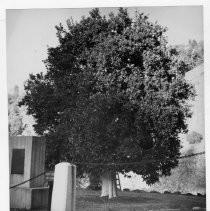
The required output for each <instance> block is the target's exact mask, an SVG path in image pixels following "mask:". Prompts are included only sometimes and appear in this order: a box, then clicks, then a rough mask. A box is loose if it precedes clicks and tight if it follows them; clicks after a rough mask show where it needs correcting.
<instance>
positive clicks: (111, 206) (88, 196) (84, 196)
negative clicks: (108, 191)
mask: <svg viewBox="0 0 210 211" xmlns="http://www.w3.org/2000/svg"><path fill="white" fill-rule="evenodd" d="M203 154H205V152H200V153H195V154H190V155H185V156H181V157H179V158H178V159H185V158H191V157H194V156H199V155H203ZM163 160H165V159H158V160H144V161H142V162H132V163H87V162H84V163H81V162H79V163H78V162H75V163H74V164H80V165H94V166H111V165H114V166H116V165H133V164H138V165H145V164H148V163H155V162H160V161H163ZM42 175H45V184H44V185H45V186H48V187H49V199H48V210H50V209H51V204H52V192H53V181H54V172H53V171H45V172H43V173H41V174H39V175H36V176H35V177H33V178H30V179H28V180H25V181H24V182H21V183H19V184H16V185H14V186H11V187H10V189H13V188H15V187H18V186H20V185H22V184H24V183H27V182H29V181H31V180H35V179H36V178H38V177H40V176H42ZM75 187H76V186H75ZM128 191H129V190H127V191H126V190H125V191H123V192H120V196H121V198H123V199H124V202H126V200H127V199H126V197H127V196H128V195H130V196H132V197H134V198H136V197H135V194H138V193H141V194H146V193H144V191H142V190H139V191H137V190H136V191H135V192H129V193H128ZM153 194H154V192H153ZM176 194H177V193H176ZM188 195H189V194H188ZM200 196H201V195H200ZM162 197H163V198H164V197H165V196H164V195H162ZM136 199H137V198H136ZM137 201H138V200H137ZM127 206H128V204H126V203H124V207H121V208H120V210H121V211H122V210H129V209H128V207H127ZM129 206H130V205H129ZM118 208H119V202H118V201H116V200H108V198H106V197H105V198H104V197H102V198H101V197H99V191H93V190H85V189H81V188H77V204H76V210H77V211H79V210H86V211H88V210H96V211H97V210H98V211H99V210H100V211H102V210H103V211H104V210H118ZM73 210H74V209H73ZM132 210H135V208H133V209H132ZM136 210H138V208H136ZM56 211H58V210H56Z"/></svg>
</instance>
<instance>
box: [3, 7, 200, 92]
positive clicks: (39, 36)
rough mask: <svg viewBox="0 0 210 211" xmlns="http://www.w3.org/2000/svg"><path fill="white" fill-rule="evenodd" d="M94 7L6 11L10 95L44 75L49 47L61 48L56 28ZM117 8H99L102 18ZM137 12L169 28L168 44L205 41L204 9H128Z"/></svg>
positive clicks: (75, 19) (76, 18)
mask: <svg viewBox="0 0 210 211" xmlns="http://www.w3.org/2000/svg"><path fill="white" fill-rule="evenodd" d="M90 10H91V8H83V9H9V10H7V11H6V45H7V46H6V48H7V49H6V50H7V82H8V83H7V87H8V91H9V92H10V91H11V90H12V89H13V87H14V86H15V85H18V86H19V88H20V92H23V84H24V81H26V80H27V79H28V76H29V74H30V73H34V74H35V73H39V72H45V71H46V69H45V66H44V63H43V60H45V59H46V58H47V46H50V47H55V46H56V45H58V41H57V38H56V30H55V25H58V24H59V23H62V24H64V25H65V23H66V20H67V19H68V18H70V17H72V18H73V20H74V21H80V19H81V17H82V16H83V15H84V16H88V14H89V11H90ZM117 10H118V8H114V7H109V8H100V11H101V14H102V15H106V16H107V15H108V14H109V13H110V12H112V11H113V12H114V13H116V12H117ZM135 11H139V12H143V13H145V14H148V15H149V19H150V20H151V21H153V22H155V21H158V23H159V24H161V25H162V26H166V27H167V28H168V32H167V36H168V41H169V44H171V45H174V44H186V43H187V42H188V40H189V39H196V40H197V41H200V40H203V8H202V6H165V7H163V6H156V7H129V8H128V13H129V15H130V16H131V17H133V16H134V14H135Z"/></svg>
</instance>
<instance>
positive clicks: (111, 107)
mask: <svg viewBox="0 0 210 211" xmlns="http://www.w3.org/2000/svg"><path fill="white" fill-rule="evenodd" d="M56 29H57V37H58V40H59V45H58V46H57V47H49V48H48V57H47V59H46V60H45V64H46V69H47V72H46V74H43V73H40V74H36V75H33V74H32V75H30V77H29V79H28V81H27V82H26V84H25V91H26V95H25V97H24V98H23V100H22V102H21V103H20V105H26V106H28V114H32V115H33V116H34V117H35V119H36V124H35V125H34V128H35V130H36V132H37V133H38V134H40V135H45V136H46V139H47V164H48V166H50V165H53V164H56V163H58V162H61V161H69V162H73V163H74V162H77V163H81V162H90V163H92V162H94V163H131V162H140V161H142V160H148V159H157V160H158V159H165V158H167V160H163V161H160V162H156V163H149V164H145V165H141V166H139V165H137V164H136V163H133V164H132V165H127V164H124V165H114V166H100V165H99V166H94V165H82V164H78V165H77V169H78V175H82V174H83V173H84V172H86V173H92V174H97V175H100V177H101V179H102V196H104V195H108V193H109V194H110V197H113V196H115V195H116V184H115V183H114V178H113V177H114V176H115V175H114V174H115V172H116V171H118V172H121V173H123V174H125V175H126V173H128V172H129V171H133V172H135V173H137V174H139V175H142V177H143V179H144V180H145V181H146V182H147V183H148V184H152V183H155V182H156V181H158V179H159V177H160V176H161V175H169V174H170V171H171V169H172V168H174V167H175V166H177V164H178V160H177V156H179V154H180V148H181V145H180V140H179V137H178V134H179V133H182V132H186V131H187V125H186V118H188V117H190V110H189V105H188V104H187V102H188V100H189V99H190V98H192V97H193V96H194V91H193V89H192V86H191V85H190V84H189V83H187V82H186V81H185V79H184V75H185V72H186V71H188V70H189V67H188V65H187V64H185V62H184V61H183V60H182V58H181V57H180V56H179V54H178V52H177V51H176V50H175V49H173V48H171V47H169V46H168V45H167V39H166V36H165V32H166V29H165V28H164V27H162V26H160V25H159V24H157V23H152V22H150V21H149V19H148V17H147V16H145V15H144V14H136V16H135V18H134V19H133V20H132V19H131V18H130V17H129V15H128V13H127V10H126V9H123V8H120V9H119V11H118V14H117V15H114V14H113V13H111V14H110V15H109V17H108V18H106V17H102V16H101V15H100V12H99V10H98V9H93V10H92V11H91V12H90V15H89V17H86V18H85V17H83V18H82V19H81V21H80V22H79V23H74V22H73V21H70V20H68V21H67V27H66V28H65V27H64V26H63V25H61V24H60V25H59V26H56ZM168 158H170V159H168ZM110 184H111V185H110ZM109 187H111V191H110V190H109Z"/></svg>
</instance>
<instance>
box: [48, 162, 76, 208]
mask: <svg viewBox="0 0 210 211" xmlns="http://www.w3.org/2000/svg"><path fill="white" fill-rule="evenodd" d="M75 201H76V166H75V165H71V164H70V163H66V162H63V163H59V164H57V165H56V166H55V174H54V185H53V192H52V203H51V211H75Z"/></svg>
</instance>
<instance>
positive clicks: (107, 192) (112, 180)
mask: <svg viewBox="0 0 210 211" xmlns="http://www.w3.org/2000/svg"><path fill="white" fill-rule="evenodd" d="M101 181H102V189H101V197H103V196H109V199H111V198H113V197H117V184H116V175H115V173H113V172H110V171H107V172H105V173H104V174H103V175H102V176H101Z"/></svg>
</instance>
